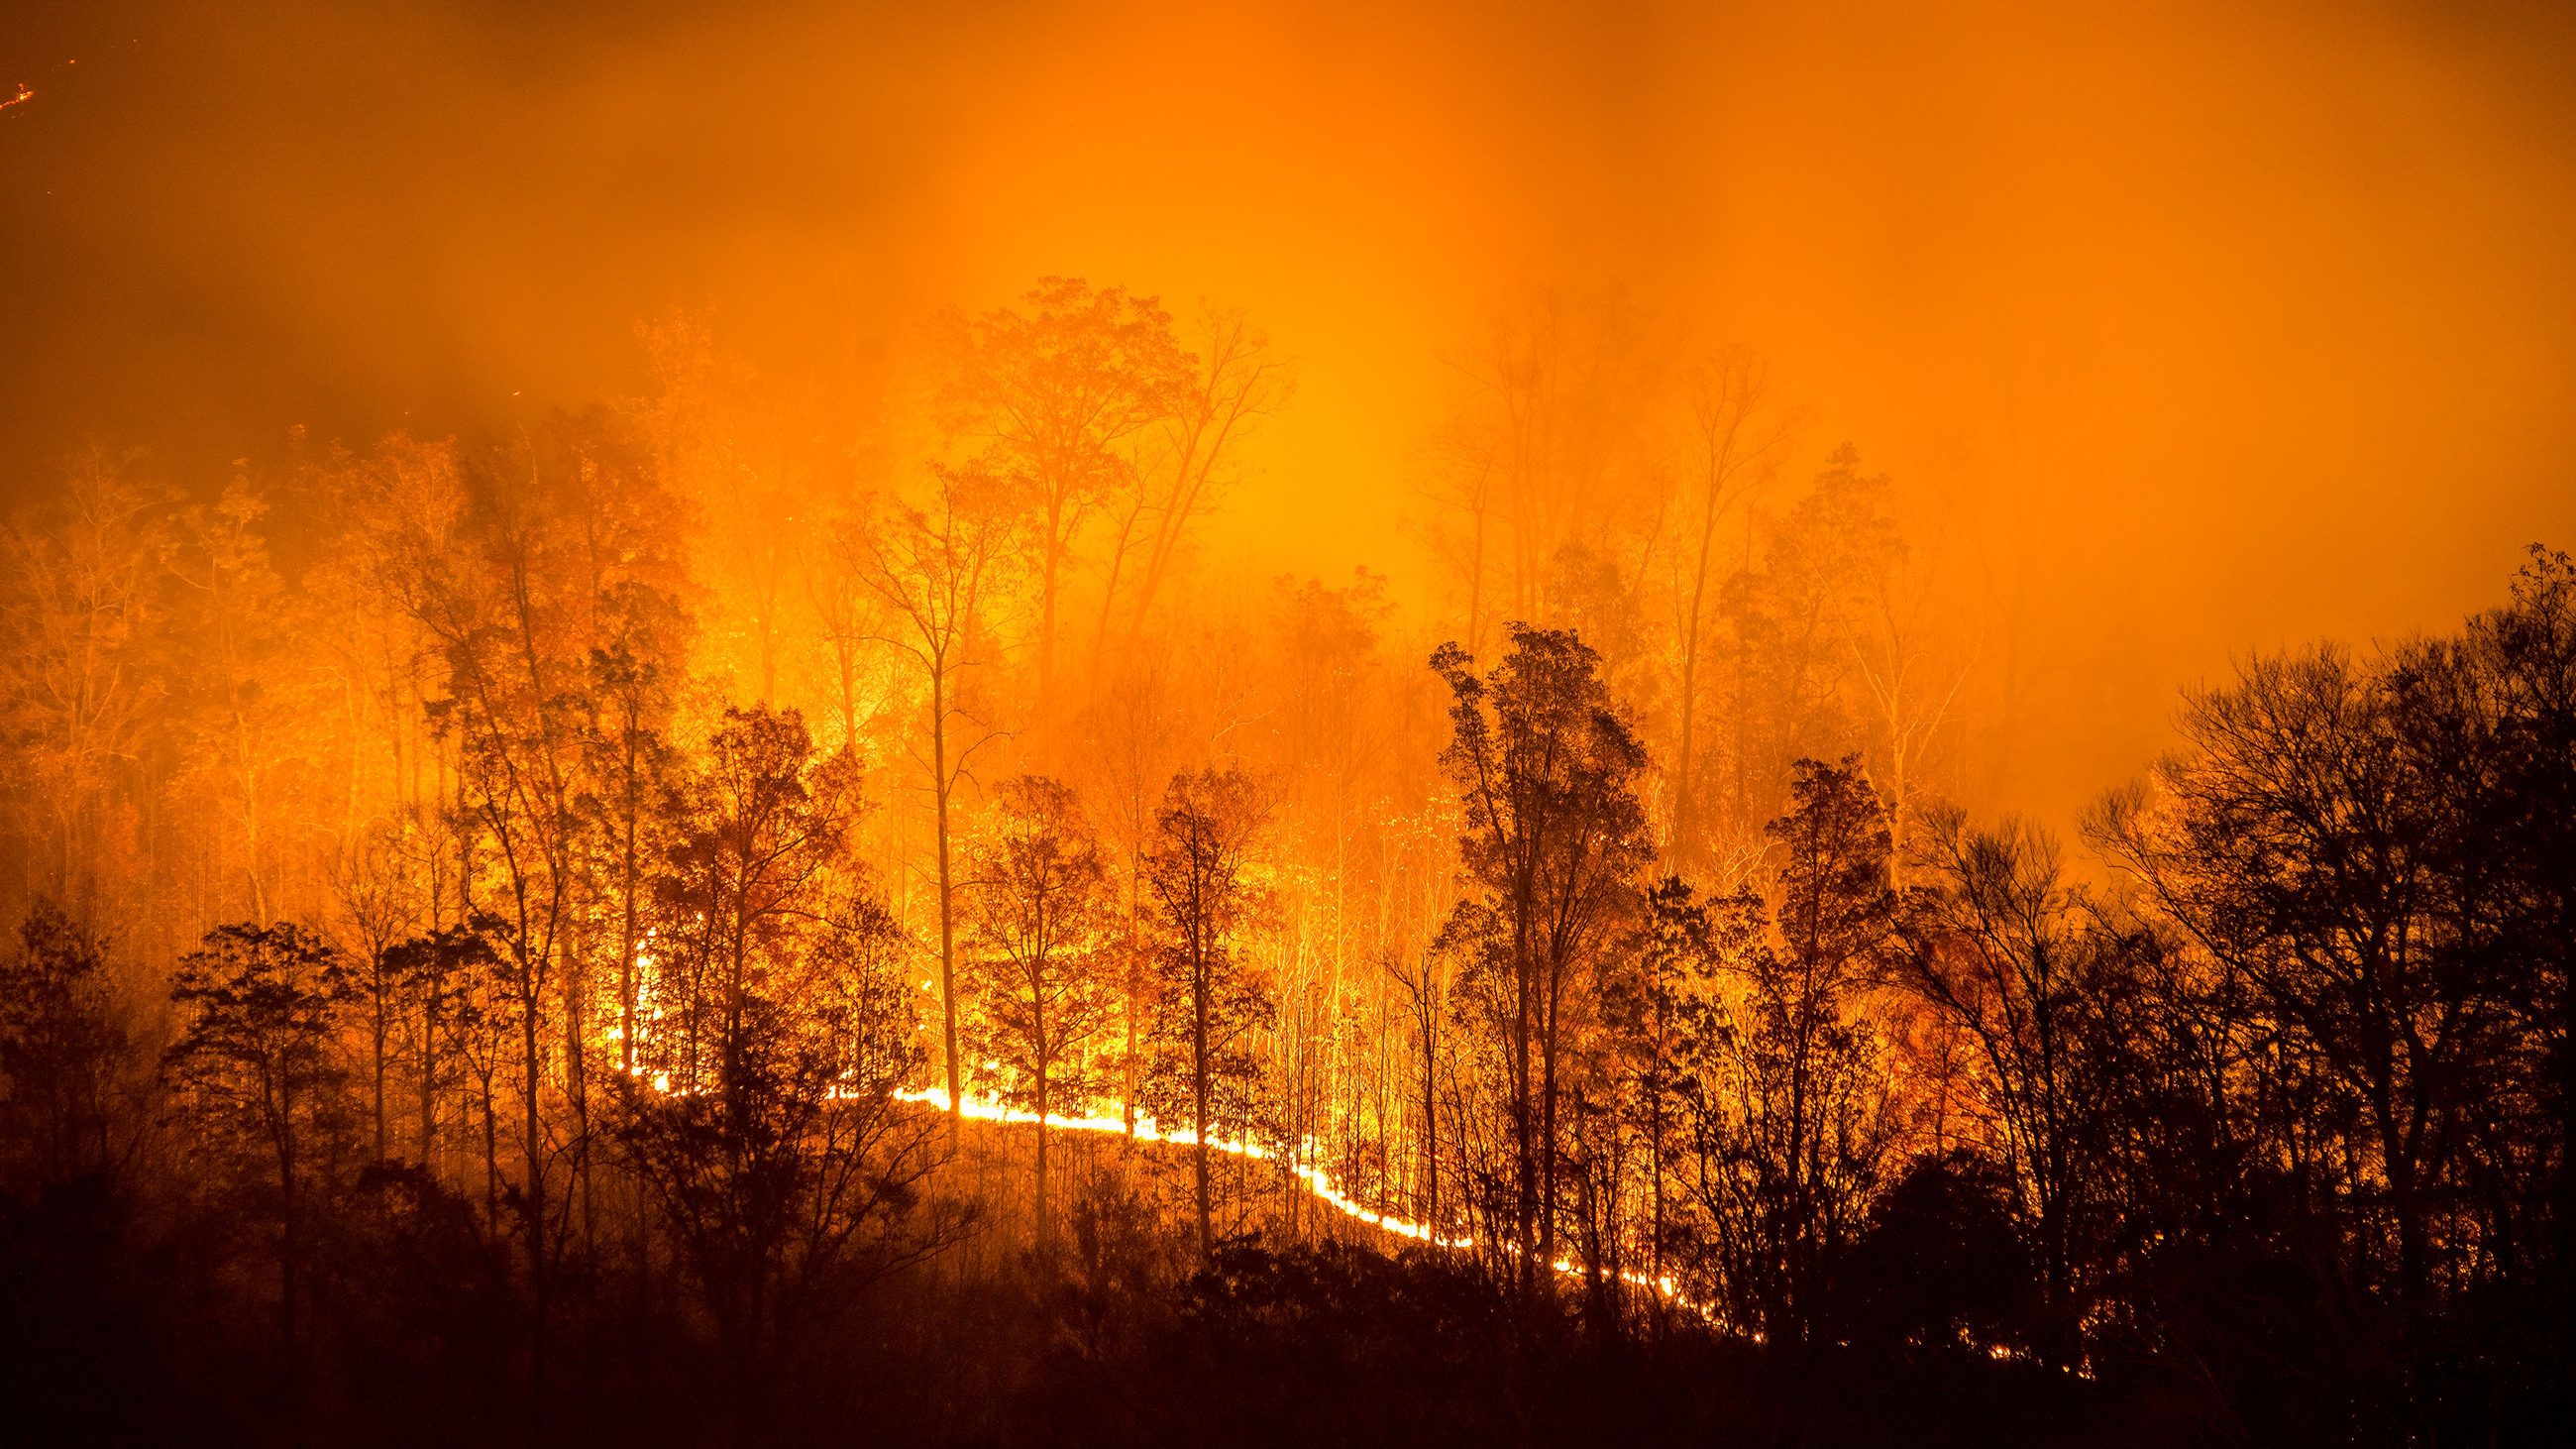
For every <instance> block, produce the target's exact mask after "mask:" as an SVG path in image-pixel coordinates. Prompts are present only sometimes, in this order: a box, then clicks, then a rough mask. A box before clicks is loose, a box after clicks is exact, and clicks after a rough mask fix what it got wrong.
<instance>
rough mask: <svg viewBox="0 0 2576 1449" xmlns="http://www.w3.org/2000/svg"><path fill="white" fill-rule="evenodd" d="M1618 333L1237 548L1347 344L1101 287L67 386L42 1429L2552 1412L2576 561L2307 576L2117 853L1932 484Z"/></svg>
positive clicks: (1481, 375) (23, 823) (11, 785)
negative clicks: (1394, 541)
mask: <svg viewBox="0 0 2576 1449" xmlns="http://www.w3.org/2000/svg"><path fill="white" fill-rule="evenodd" d="M1638 339H1639V334H1638V333H1637V330H1636V329H1634V328H1627V327H1623V325H1622V324H1621V322H1620V319H1619V316H1618V315H1616V309H1612V308H1607V307H1602V308H1593V307H1570V306H1558V305H1555V304H1544V305H1541V304H1533V305H1531V306H1529V307H1526V308H1522V309H1520V310H1517V311H1514V312H1512V313H1509V314H1507V318H1506V320H1505V321H1503V322H1501V323H1499V324H1498V325H1497V326H1496V327H1495V329H1494V330H1493V333H1492V335H1491V336H1490V337H1489V338H1488V339H1486V341H1485V342H1484V343H1483V344H1481V345H1480V347H1479V348H1478V350H1477V351H1476V354H1475V356H1476V361H1475V362H1474V363H1473V364H1472V365H1462V366H1461V367H1460V368H1459V369H1458V370H1457V380H1456V388H1455V395H1454V398H1453V399H1452V404H1453V405H1452V406H1451V408H1450V409H1449V411H1448V413H1447V415H1446V416H1444V418H1443V419H1442V420H1441V422H1440V423H1439V425H1438V426H1437V427H1436V428H1435V429H1432V430H1430V433H1431V440H1430V441H1429V442H1428V443H1427V444H1426V446H1425V447H1424V449H1423V451H1422V454H1421V457H1420V459H1419V465H1420V466H1419V473H1420V485H1419V494H1418V497H1417V498H1416V499H1415V500H1414V510H1413V511H1414V516H1415V517H1416V518H1417V519H1418V522H1419V533H1420V542H1421V543H1422V545H1423V548H1422V554H1423V556H1424V557H1425V558H1428V559H1432V560H1436V561H1437V563H1438V566H1439V568H1440V570H1441V572H1440V574H1439V576H1438V577H1437V578H1434V579H1424V580H1405V581H1402V582H1401V584H1391V582H1390V579H1389V578H1388V577H1386V576H1382V575H1380V574H1376V573H1372V572H1368V571H1365V570H1363V571H1361V572H1359V573H1357V574H1355V575H1353V576H1351V577H1348V578H1344V579H1331V580H1324V579H1309V578H1283V579H1277V580H1269V579H1248V578H1245V577H1243V576H1242V571H1241V570H1240V569H1238V568H1235V567H1234V566H1233V565H1232V564H1231V562H1230V560H1229V558H1228V557H1227V556H1226V555H1224V554H1223V553H1222V552H1220V551H1217V550H1214V549H1212V548H1211V547H1210V545H1209V541H1208V540H1209V537H1210V533H1209V528H1208V520H1209V519H1210V518H1211V517H1212V516H1213V515H1215V514H1216V513H1217V512H1218V511H1219V510H1221V509H1222V508H1223V507H1224V506H1225V504H1226V502H1227V499H1228V497H1229V491H1230V490H1232V489H1234V488H1236V487H1237V486H1238V485H1239V484H1240V482H1241V480H1242V479H1243V478H1244V477H1245V476H1246V473H1247V470H1248V469H1250V468H1252V467H1253V466H1255V459H1256V458H1257V454H1258V448H1259V444H1260V440H1261V438H1262V435H1263V429H1264V427H1265V426H1266V424H1267V423H1268V422H1269V420H1270V419H1272V418H1273V417H1275V416H1276V415H1278V414H1279V413H1280V412H1281V410H1283V409H1286V408H1289V407H1292V406H1293V405H1294V391H1295V384H1296V381H1297V378H1296V372H1295V368H1294V367H1293V366H1292V365H1291V364H1290V363H1289V361H1287V360H1286V359H1284V358H1282V357H1280V356H1279V355H1277V354H1276V353H1275V352H1274V350H1273V349H1272V348H1271V346H1270V344H1269V343H1268V342H1267V340H1266V339H1265V338H1264V336H1263V334H1262V331H1261V329H1260V327H1259V326H1258V325H1257V322H1256V321H1255V320H1254V319H1251V318H1247V317H1246V316H1244V315H1242V314H1240V313H1235V312H1229V311H1225V310H1222V309H1213V308H1211V309H1201V310H1198V311H1196V312H1192V313H1184V314H1183V315H1179V316H1176V315H1174V313H1173V312H1172V311H1169V310H1167V309H1166V308H1165V307H1164V306H1163V305H1161V304H1160V303H1159V302H1157V301H1156V300H1154V299H1152V298H1149V297H1146V296H1143V295H1139V294H1135V293H1131V292H1129V291H1126V290H1122V289H1119V288H1116V287H1103V286H1093V285H1091V284H1089V283H1086V282H1082V281H1075V280H1067V279H1049V280H1046V281H1044V282H1042V283H1041V284H1039V285H1038V286H1037V287H1036V288H1035V289H1034V290H1033V291H1031V292H1029V293H1028V294H1027V295H1026V296H1025V298H1023V299H1021V300H1020V301H1018V302H1017V303H1015V304H1014V305H1012V306H1010V307H1006V308H1002V309H999V310H995V311H991V312H988V313H983V314H962V313H961V314H952V315H950V316H949V317H947V318H946V319H945V320H944V321H943V323H942V324H941V325H940V326H939V327H938V328H936V329H935V330H934V332H933V333H932V334H931V335H930V336H928V337H927V338H925V339H923V340H922V341H921V342H920V344H919V345H918V346H917V347H915V348H914V349H913V352H914V353H915V354H916V355H913V356H910V357H908V358H907V359H906V365H905V366H904V367H902V368H900V369H897V370H896V373H895V375H894V378H893V380H892V381H890V382H889V383H888V385H887V387H886V389H885V392H884V396H883V397H881V398H878V399H874V400H872V401H871V402H870V403H869V405H868V406H867V407H866V408H864V409H861V410H859V411H858V413H857V414H856V416H859V417H861V418H863V420H864V422H863V425H862V424H852V423H850V422H849V421H848V419H849V418H850V417H851V416H852V415H853V414H851V413H849V412H847V411H846V410H843V409H841V408H840V407H839V406H838V405H837V404H836V403H835V402H834V401H832V400H827V399H823V398H818V397H816V396H814V395H812V394H811V392H810V390H807V389H803V388H801V387H800V386H799V384H798V383H797V381H796V380H795V379H793V378H782V377H775V376H771V375H768V374H765V373H763V372H760V371H758V370H755V369H754V368H753V367H752V366H751V365H750V364H748V363H746V362H745V361H743V360H742V359H741V358H739V357H737V356H735V355H733V354H731V353H729V352H728V351H726V350H725V348H724V347H723V346H722V345H720V342H719V339H718V338H717V336H716V334H715V331H714V329H713V326H712V324H711V323H710V322H709V321H708V319H706V318H705V317H702V316H696V315H678V316H674V317H671V318H668V319H666V320H664V321H662V322H659V323H656V324H654V325H651V326H649V327H646V328H644V329H643V330H642V332H641V333H640V336H639V346H640V347H641V349H642V351H643V353H644V355H645V356H646V357H647V358H648V359H649V363H650V371H651V376H652V379H653V385H652V387H651V389H650V391H649V393H648V394H647V395H645V396H641V397H637V398H633V399H630V400H627V401H624V402H621V403H618V404H616V405H602V406H598V407H594V408H591V409H588V410H585V411H577V412H567V413H562V414H559V415H556V416H554V417H552V418H551V419H549V420H548V421H546V422H544V423H543V424H542V425H541V426H535V427H531V428H528V429H526V430H522V431H517V432H512V433H507V434H493V435H489V436H467V437H455V438H422V437H411V436H392V437H386V438H382V439H377V440H371V441H362V442H358V443H352V444H344V443H339V442H328V441H325V440H321V439H315V438H306V437H300V436H299V437H297V438H295V439H293V440H291V442H290V443H289V444H287V445H286V446H285V447H284V448H283V449H282V450H281V452H280V453H279V454H278V455H277V456H276V457H275V458H272V459H268V460H263V461H259V462H256V463H252V462H245V463H244V464H243V465H242V466H241V468H240V469H239V471H238V472H237V473H236V475H235V476H234V477H232V478H231V479H230V480H229V481H226V482H221V483H220V484H219V485H208V486H199V485H198V484H196V483H193V482H191V481H190V480H187V479H181V478H172V477H168V476H166V475H163V474H160V473H157V472H156V465H155V462H154V460H153V458H152V457H151V456H150V455H148V454H143V453H140V452H133V451H127V450H123V449H121V448H120V447H119V446H117V445H116V444H115V443H113V442H110V441H102V442H100V443H98V444H96V445H95V446H93V447H92V448H91V449H90V450H88V451H87V452H85V453H83V454H82V455H80V456H79V457H77V458H74V459H72V460H70V461H69V462H68V463H67V465H66V467H65V469H64V471H63V473H62V475H61V477H60V479H59V482H58V483H57V484H56V485H55V486H51V487H49V488H47V489H45V490H43V491H42V494H41V496H40V497H39V498H38V499H37V500H36V501H35V502H34V503H32V504H31V505H30V506H28V507H27V508H25V509H23V510H21V511H20V513H19V514H18V515H17V516H15V517H14V518H12V519H11V520H10V521H9V523H8V527H7V531H6V535H5V540H0V546H4V547H5V554H4V556H5V560H6V562H5V565H0V759H5V771H6V778H7V781H8V784H7V788H6V790H5V792H0V795H4V796H5V799H0V803H5V816H0V860H5V872H4V873H0V916H5V918H6V920H7V921H8V922H9V924H10V932H9V942H8V944H7V945H6V947H5V948H0V1402H5V1404H6V1408H5V1411H0V1412H5V1415H6V1417H7V1419H8V1421H9V1422H11V1423H12V1424H13V1425H15V1426H16V1432H14V1433H13V1434H12V1435H11V1437H13V1438H18V1439H19V1440H20V1442H28V1443H71V1442H103V1443H138V1444H140V1443H170V1442H183V1441H184V1442H202V1443H224V1442H254V1443H321V1444H344V1443H345V1444H360V1443H367V1444H372V1443H422V1444H432V1443H436V1444H447V1443H465V1442H471V1443H494V1442H527V1443H533V1444H550V1445H575V1444H588V1443H603V1444H607V1443H614V1444H619V1445H623V1446H635V1445H647V1444H664V1443H670V1444H691V1445H704V1444H710V1443H714V1444H735V1443H740V1444H752V1443H783V1442H802V1443H833V1442H857V1443H874V1442H928V1443H958V1444H986V1443H994V1444H999V1443H1040V1442H1047V1443H1068V1444H1136V1443H1154V1444H1161V1443H1186V1444H1194V1445H1200V1446H1214V1445H1225V1444H1237V1443H1243V1444H1255V1443H1260V1444H1267V1443H1291V1442H1297V1443H1308V1444H1319V1443H1320V1444H1331V1443H1356V1442H1407V1443H1463V1444H1480V1445H1486V1444H1520V1443H1595V1442H1597V1443H1620V1444H1641V1443H1658V1442H1715V1443H1737V1442H1743V1443H1784V1444H1785V1443H1844V1442H1850V1443H1883V1442H1892V1441H1900V1440H1901V1441H1903V1442H1909V1443H1962V1444H1966V1443H1976V1444H1989V1443H2000V1442H2044V1443H2065V1442H2085V1443H2138V1444H2171V1443H2178V1442H2210V1443H2286V1442H2321V1443H2323V1442H2331V1443H2389V1444H2426V1445H2429V1444H2459V1443H2479V1444H2486V1443H2501V1442H2515V1441H2524V1442H2528V1441H2530V1440H2532V1439H2534V1438H2537V1437H2541V1436H2542V1435H2543V1434H2545V1432H2546V1425H2547V1424H2549V1423H2551V1422H2560V1423H2564V1422H2565V1421H2566V1419H2567V1416H2568V1414H2569V1412H2570V1405H2569V1403H2568V1395H2567V1383H2568V1375H2569V1372H2570V1370H2571V1368H2576V1325H2571V1321H2570V1314H2571V1304H2576V1282H2571V1280H2570V1271H2571V1268H2576V1175H2571V1167H2576V1159H2571V1152H2570V1148H2571V1133H2576V1043H2571V1040H2570V1035H2569V1031H2570V1025H2571V1013H2576V995H2571V982H2570V977H2569V972H2570V963H2571V960H2576V955H2571V948H2570V941H2571V939H2576V914H2571V912H2576V565H2571V563H2570V561H2569V559H2568V558H2567V556H2566V555H2564V554H2560V553H2555V552H2551V551H2548V550H2546V549H2540V548H2535V549H2534V550H2533V552H2532V554H2531V556H2530V560H2529V563H2528V565H2527V566H2526V567H2525V568H2524V569H2523V570H2522V572H2521V573H2520V574H2519V575H2518V576H2516V577H2514V578H2511V579H2509V580H2508V579H2498V580H2497V581H2496V598H2495V603H2494V606H2493V607H2492V608H2491V609H2490V610H2489V611H2487V612H2484V613H2481V614H2479V615H2477V616H2476V617H2473V618H2470V619H2468V620H2466V621H2464V622H2463V623H2462V624H2461V625H2460V626H2459V627H2458V628H2457V629H2456V630H2454V631H2452V632H2449V633H2446V634H2443V635H2441V636H2439V637H2429V638H2419V639H2409V640H2404V641H2399V642H2390V643H2386V644H2383V645H2380V646H2377V647H2372V648H2366V649H2365V648H2355V647H2347V646H2345V645H2342V644H2335V643H2320V644H2316V645H2313V646H2310V647H2305V648H2298V649H2291V650H2287V651H2281V652H2271V653H2258V654H2254V655H2250V656H2248V657H2246V658H2245V659H2244V660H2243V662H2242V663H2241V664H2240V666H2239V667H2238V668H2237V669H2236V671H2235V673H2234V674H2233V676H2232V677H2230V678H2226V679H2224V680H2221V681H2219V682H2216V683H2213V684H2211V685H2209V686H2207V687H2205V688H2200V689H2196V690H2192V691H2190V692H2187V693H2185V694H2183V695H2182V696H2180V697H2179V700H2178V703H2177V710H2178V713H2177V716H2176V718H2177V722H2178V739H2179V744H2178V746H2177V748H2176V749H2175V750H2174V751H2173V752H2172V753H2171V754H2169V755H2168V756H2167V757H2165V758H2164V759H2162V760H2161V761H2159V762H2156V763H2154V764H2153V766H2152V768H2149V769H2147V770H2146V771H2145V772H2144V773H2143V774H2142V775H2141V777H2140V778H2138V779H2136V780H2134V781H2130V782H2125V783H2124V782H2120V781H2104V782H2102V783H2103V786H2104V793H2103V794H2102V796H2101V797H2100V800H2099V803H2098V804H2097V805H2096V806H2095V807H2094V808H2093V809H2092V810H2091V811H2090V812H2089V813H2088V814H2087V815H2086V816H2085V818H2084V819H2083V821H2082V822H2081V825H2080V828H2079V829H2078V830H2076V831H2075V832H2074V833H2073V835H2072V836H2070V838H2067V839H2063V840H2061V839H2059V838H2057V836H2056V835H2055V834H2053V833H2052V832H2051V831H2049V830H2046V829H2043V828H2041V827H2040V826H2039V825H2037V824H2034V823H2032V822H2029V821H2026V820H2023V819H2019V818H2015V817H2013V816H2009V815H1995V816H1992V817H1981V816H1977V815H1972V814H1970V813H1969V812H1967V811H1965V810H1963V809H1962V808H1960V806H1959V805H1958V804H1956V803H1954V802H1955V801H1956V800H1958V799H1961V798H1971V797H1976V796H1979V795H1980V794H1981V793H1982V792H1981V791H1980V790H1979V789H1978V787H1977V783H1976V781H1975V780H1974V779H1972V778H1971V777H1972V776H1973V775H1974V774H1975V771H1976V768H1977V761H1978V760H1979V759H1980V758H1983V757H1985V756H1990V755H1991V754H1992V753H1993V752H1994V751H1996V750H1998V749H2004V748H2008V747H2009V740H2008V739H2007V740H2003V741H2001V742H1998V740H1997V738H1995V737H1993V736H1992V735H1991V734H1988V735H1984V736H1979V735H1976V734H1975V733H1974V726H1973V722H1972V721H1971V720H1970V719H1969V714H1970V711H1969V710H1967V709H1966V708H1965V707H1964V705H1963V703H1962V702H1963V700H1965V699H1967V698H1968V697H1969V692H1971V691H1973V690H1974V689H1976V688H1978V687H1979V686H1977V685H1976V684H1975V682H1974V676H1975V673H1976V670H1977V668H1978V660H1977V658H1976V651H1975V649H1974V648H1973V647H1972V646H1971V644H1970V643H1969V642H1968V640H1967V631H1965V630H1963V629H1960V628H1957V627H1955V626H1954V624H1953V622H1952V621H1949V620H1945V619H1944V618H1943V617H1942V616H1941V613H1940V611H1939V609H1938V608H1937V607H1935V604H1934V599H1935V596H1934V595H1933V594H1932V593H1930V592H1929V591H1927V590H1926V589H1925V588H1924V587H1923V584H1922V577H1923V558H1922V554H1921V551H1920V550H1919V549H1917V548H1916V547H1913V546H1910V544H1909V539H1908V536H1907V531H1906V528H1905V525H1904V518H1903V510H1902V509H1901V508H1900V507H1899V505H1898V502H1897V500H1896V498H1895V495H1894V494H1893V492H1892V485H1891V483H1890V482H1889V480H1888V479H1886V478H1884V477H1880V476H1878V475H1876V474H1874V473H1873V472H1871V471H1870V470H1869V469H1868V468H1867V467H1866V466H1865V465H1864V464H1863V462H1862V460H1861V456H1860V455H1859V454H1858V453H1857V452H1855V451H1854V450H1853V449H1851V448H1849V447H1844V448H1841V449H1839V450H1837V451H1834V452H1832V453H1830V454H1829V455H1827V457H1826V461H1825V462H1824V464H1823V466H1822V468H1821V470H1820V471H1811V470H1810V469H1808V468H1805V467H1793V460H1794V459H1796V458H1800V457H1804V456H1806V455H1805V454H1802V453H1800V452H1799V451H1798V450H1797V449H1795V448H1793V447H1792V446H1791V444H1792V441H1793V439H1794V438H1796V437H1797V436H1798V434H1799V431H1800V427H1799V414H1798V412H1797V410H1796V409H1795V408H1794V407H1791V406H1789V405H1787V404H1786V403H1785V402H1784V401H1782V400H1780V399H1776V398H1774V397H1772V396H1771V395H1770V393H1769V390H1768V388H1767V386H1766V382H1765V378H1764V372H1763V369H1762V367H1761V365H1760V363H1759V362H1758V361H1757V360H1756V359H1754V358H1752V357H1750V356H1748V355H1745V354H1742V353H1739V352H1718V353H1714V354H1711V355H1708V356H1706V357H1701V358H1696V359H1689V358H1677V357H1671V356H1665V355H1662V354H1659V353H1658V352H1657V351H1656V350H1655V348H1654V347H1653V346H1651V345H1650V344H1648V343H1646V342H1642V341H1640V340H1638ZM1793 472H1795V473H1796V474H1800V475H1809V476H1792V474H1793ZM1810 474H1811V475H1810ZM1417 600H1420V601H1423V602H1419V603H1417V602H1416V601H1417ZM22 1436H23V1437H22Z"/></svg>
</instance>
